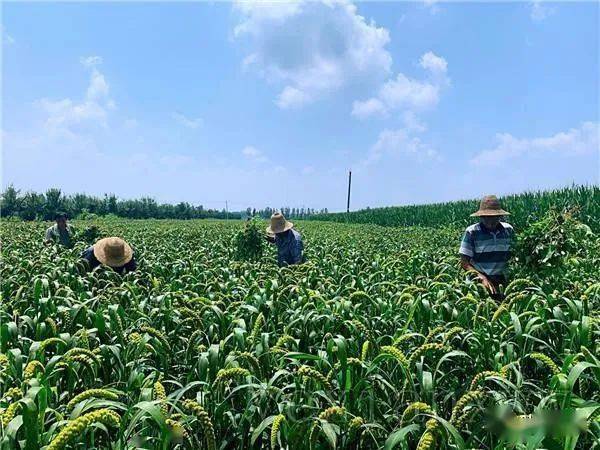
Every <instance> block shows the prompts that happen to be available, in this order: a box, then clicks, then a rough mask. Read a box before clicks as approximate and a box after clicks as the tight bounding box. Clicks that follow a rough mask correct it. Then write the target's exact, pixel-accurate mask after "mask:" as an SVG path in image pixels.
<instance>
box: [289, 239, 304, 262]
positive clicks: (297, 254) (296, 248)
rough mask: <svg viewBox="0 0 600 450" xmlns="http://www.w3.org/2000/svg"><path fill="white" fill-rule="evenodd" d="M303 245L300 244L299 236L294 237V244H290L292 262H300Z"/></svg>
mask: <svg viewBox="0 0 600 450" xmlns="http://www.w3.org/2000/svg"><path fill="white" fill-rule="evenodd" d="M303 247H304V246H303V244H302V239H301V238H298V239H296V241H295V242H294V245H293V246H292V249H291V253H292V264H298V263H300V262H302V250H303Z"/></svg>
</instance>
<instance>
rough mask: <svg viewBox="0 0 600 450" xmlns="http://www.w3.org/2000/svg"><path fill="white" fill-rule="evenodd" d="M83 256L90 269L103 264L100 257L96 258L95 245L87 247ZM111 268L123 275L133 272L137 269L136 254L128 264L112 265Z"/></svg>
mask: <svg viewBox="0 0 600 450" xmlns="http://www.w3.org/2000/svg"><path fill="white" fill-rule="evenodd" d="M81 258H82V259H85V260H86V261H87V262H88V265H89V268H90V270H93V269H95V268H96V267H98V266H99V265H100V264H101V262H100V261H98V259H97V258H96V255H94V246H91V247H88V248H86V249H85V250H84V251H83V253H82V254H81ZM111 269H113V270H114V271H115V272H117V273H119V274H121V275H123V273H125V272H133V271H134V270H135V269H137V263H136V262H135V256H134V257H132V258H131V261H129V262H128V263H127V264H125V265H123V266H120V267H111Z"/></svg>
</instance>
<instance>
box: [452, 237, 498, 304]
mask: <svg viewBox="0 0 600 450" xmlns="http://www.w3.org/2000/svg"><path fill="white" fill-rule="evenodd" d="M474 249H475V246H474V245H473V237H472V236H471V234H470V233H469V232H465V234H464V235H463V237H462V240H461V243H460V250H459V254H460V266H461V267H462V268H463V270H464V271H466V272H467V273H472V274H474V275H476V276H477V278H479V280H480V281H481V284H483V286H484V287H485V288H486V289H487V290H488V291H489V292H490V293H492V294H495V293H496V288H495V287H494V284H493V283H492V282H491V281H490V280H489V279H488V277H487V276H486V275H485V274H484V273H481V272H479V271H478V270H477V269H476V268H475V267H473V264H472V263H471V258H473V255H474V254H475V252H474Z"/></svg>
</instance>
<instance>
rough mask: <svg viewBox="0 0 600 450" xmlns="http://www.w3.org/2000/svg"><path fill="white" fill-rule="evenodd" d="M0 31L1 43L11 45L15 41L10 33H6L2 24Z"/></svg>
mask: <svg viewBox="0 0 600 450" xmlns="http://www.w3.org/2000/svg"><path fill="white" fill-rule="evenodd" d="M0 32H1V33H2V43H3V44H6V45H12V44H14V43H15V42H16V41H15V38H14V37H12V36H11V35H10V34H8V32H7V31H6V29H5V28H4V26H3V25H0Z"/></svg>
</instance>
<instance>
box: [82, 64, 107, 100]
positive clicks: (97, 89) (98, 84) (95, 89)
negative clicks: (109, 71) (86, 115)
mask: <svg viewBox="0 0 600 450" xmlns="http://www.w3.org/2000/svg"><path fill="white" fill-rule="evenodd" d="M108 91H109V86H108V83H107V82H106V79H105V78H104V75H102V74H101V73H100V72H99V71H98V69H96V68H94V69H92V75H91V78H90V85H89V86H88V89H87V99H88V100H90V101H92V100H102V99H104V98H107V97H108Z"/></svg>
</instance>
